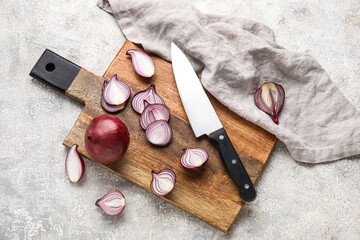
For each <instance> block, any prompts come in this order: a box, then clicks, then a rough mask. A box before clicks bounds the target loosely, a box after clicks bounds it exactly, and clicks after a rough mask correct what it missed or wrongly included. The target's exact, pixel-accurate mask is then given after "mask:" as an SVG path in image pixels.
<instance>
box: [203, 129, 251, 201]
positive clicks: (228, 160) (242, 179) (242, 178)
mask: <svg viewBox="0 0 360 240" xmlns="http://www.w3.org/2000/svg"><path fill="white" fill-rule="evenodd" d="M209 138H210V139H211V140H213V141H215V142H216V143H217V145H218V147H219V152H220V156H221V159H222V161H223V163H224V165H225V168H226V170H227V171H228V173H229V174H230V177H231V178H232V179H233V181H234V182H235V184H236V185H237V186H238V187H239V192H240V197H241V198H242V199H243V200H244V201H246V202H251V201H253V200H254V199H255V198H256V191H255V188H254V185H253V184H252V182H251V179H250V177H249V175H248V174H247V172H246V170H245V168H244V165H243V164H242V162H241V160H240V158H239V156H238V155H237V153H236V151H235V149H234V147H233V145H232V144H231V141H230V139H229V137H228V135H227V134H226V131H225V129H224V128H221V129H219V130H216V131H215V132H213V133H211V134H209Z"/></svg>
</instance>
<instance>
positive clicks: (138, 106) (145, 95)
mask: <svg viewBox="0 0 360 240" xmlns="http://www.w3.org/2000/svg"><path fill="white" fill-rule="evenodd" d="M144 100H146V101H147V102H148V103H150V104H155V103H158V104H165V103H164V100H163V99H162V98H161V97H160V96H159V95H158V94H157V93H156V90H155V85H154V84H151V85H150V87H148V88H147V89H146V90H144V91H140V92H138V93H136V94H135V95H134V97H133V99H132V101H131V106H132V108H133V109H134V111H135V112H137V113H139V114H141V113H142V112H143V111H144V108H145V106H144Z"/></svg>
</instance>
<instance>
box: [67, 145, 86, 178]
mask: <svg viewBox="0 0 360 240" xmlns="http://www.w3.org/2000/svg"><path fill="white" fill-rule="evenodd" d="M77 147H78V145H77V144H74V145H73V146H72V147H71V148H70V149H69V151H68V153H67V155H66V158H65V171H66V175H67V176H68V178H69V179H70V181H72V182H77V181H79V180H80V179H81V178H82V176H83V175H84V172H85V164H84V160H83V159H82V157H81V156H80V154H79V153H78V151H77Z"/></svg>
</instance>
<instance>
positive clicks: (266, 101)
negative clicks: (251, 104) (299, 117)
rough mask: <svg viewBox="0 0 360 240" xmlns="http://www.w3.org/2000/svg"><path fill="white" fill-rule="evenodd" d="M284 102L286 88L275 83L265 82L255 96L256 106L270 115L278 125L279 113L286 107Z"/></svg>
mask: <svg viewBox="0 0 360 240" xmlns="http://www.w3.org/2000/svg"><path fill="white" fill-rule="evenodd" d="M284 100H285V91H284V88H283V87H282V86H281V85H279V84H276V83H273V82H264V83H263V84H262V86H261V87H260V88H259V89H257V90H256V91H255V94H254V101H255V105H256V106H257V107H258V108H259V109H260V110H262V111H263V112H265V113H267V114H269V115H270V117H271V119H272V120H273V121H274V123H276V124H278V123H279V113H280V111H281V109H282V107H283V105H284Z"/></svg>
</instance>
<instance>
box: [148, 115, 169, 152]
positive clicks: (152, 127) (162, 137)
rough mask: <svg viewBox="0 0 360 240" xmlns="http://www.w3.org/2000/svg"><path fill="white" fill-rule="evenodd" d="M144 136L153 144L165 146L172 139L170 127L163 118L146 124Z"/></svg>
mask: <svg viewBox="0 0 360 240" xmlns="http://www.w3.org/2000/svg"><path fill="white" fill-rule="evenodd" d="M146 138H147V140H148V141H149V142H151V143H152V144H154V145H157V146H165V145H167V144H169V143H170V141H171V139H172V130H171V127H170V125H169V124H168V122H167V121H165V120H156V121H154V122H152V123H150V124H149V125H148V126H147V128H146Z"/></svg>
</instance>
